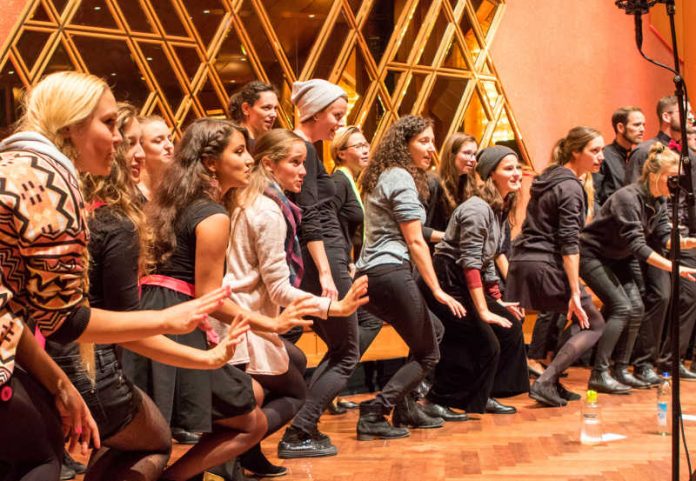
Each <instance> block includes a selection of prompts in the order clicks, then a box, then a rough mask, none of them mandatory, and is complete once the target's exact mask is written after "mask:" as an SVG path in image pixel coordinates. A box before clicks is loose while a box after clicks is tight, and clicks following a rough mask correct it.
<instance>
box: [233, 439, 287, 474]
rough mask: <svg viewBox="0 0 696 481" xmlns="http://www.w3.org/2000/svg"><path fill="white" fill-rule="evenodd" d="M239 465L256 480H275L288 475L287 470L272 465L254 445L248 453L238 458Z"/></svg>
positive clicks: (257, 445) (258, 445) (259, 447)
mask: <svg viewBox="0 0 696 481" xmlns="http://www.w3.org/2000/svg"><path fill="white" fill-rule="evenodd" d="M239 464H241V466H242V467H243V468H244V469H246V470H247V471H251V472H252V474H253V475H254V476H256V477H257V478H275V477H278V476H284V475H286V474H287V473H288V468H286V467H285V466H277V465H275V464H272V463H271V462H270V461H269V460H268V458H266V456H265V455H264V454H263V451H261V445H260V444H256V445H255V446H254V447H252V448H251V449H249V451H247V452H246V453H244V454H242V455H241V456H239Z"/></svg>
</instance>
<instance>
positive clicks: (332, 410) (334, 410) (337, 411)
mask: <svg viewBox="0 0 696 481" xmlns="http://www.w3.org/2000/svg"><path fill="white" fill-rule="evenodd" d="M326 410H327V411H328V412H329V414H331V415H332V416H340V415H341V414H345V413H347V412H348V410H347V409H346V408H344V407H343V406H340V405H339V404H338V403H337V402H336V400H335V399H333V400H332V401H331V402H330V403H329V405H328V406H327V408H326Z"/></svg>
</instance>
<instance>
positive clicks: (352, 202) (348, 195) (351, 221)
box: [331, 171, 365, 259]
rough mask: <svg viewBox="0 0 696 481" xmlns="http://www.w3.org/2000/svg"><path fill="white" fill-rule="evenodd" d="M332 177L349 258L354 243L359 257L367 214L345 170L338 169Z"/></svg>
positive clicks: (335, 203)
mask: <svg viewBox="0 0 696 481" xmlns="http://www.w3.org/2000/svg"><path fill="white" fill-rule="evenodd" d="M331 179H332V180H333V182H334V185H335V187H336V195H334V198H333V201H332V204H333V206H334V210H335V211H336V215H337V216H338V221H339V223H340V225H341V232H342V233H343V242H344V244H345V248H346V252H347V254H348V259H353V253H352V252H351V251H352V250H353V246H354V245H355V247H356V251H357V252H356V253H355V258H356V259H357V257H358V256H359V255H360V248H361V247H362V232H363V230H362V225H363V220H364V216H365V214H364V212H363V209H362V207H361V206H360V202H359V201H358V198H357V197H356V196H355V192H354V191H353V187H352V186H351V185H350V180H349V179H348V177H346V175H345V174H344V173H343V172H340V171H336V172H334V174H333V175H332V176H331Z"/></svg>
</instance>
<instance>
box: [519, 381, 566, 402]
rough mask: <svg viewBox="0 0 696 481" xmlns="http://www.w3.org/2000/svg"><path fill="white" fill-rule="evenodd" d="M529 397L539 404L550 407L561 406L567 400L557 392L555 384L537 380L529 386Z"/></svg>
mask: <svg viewBox="0 0 696 481" xmlns="http://www.w3.org/2000/svg"><path fill="white" fill-rule="evenodd" d="M529 397H530V398H532V399H534V400H535V401H537V402H540V403H541V404H544V405H546V406H551V407H562V406H565V405H566V404H568V402H567V401H566V400H565V399H563V398H562V397H561V395H560V394H559V393H558V388H557V387H556V384H554V383H551V382H542V381H539V380H537V381H536V382H535V383H534V384H532V385H531V386H530V388H529Z"/></svg>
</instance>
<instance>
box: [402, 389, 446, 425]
mask: <svg viewBox="0 0 696 481" xmlns="http://www.w3.org/2000/svg"><path fill="white" fill-rule="evenodd" d="M392 424H394V426H396V427H401V426H404V427H408V428H415V429H434V428H441V427H442V426H443V425H444V424H445V421H444V420H443V419H442V418H441V417H431V416H429V415H427V414H426V413H425V412H424V411H423V409H422V408H421V406H420V404H418V403H417V402H416V400H415V399H414V398H413V396H412V395H411V394H407V395H406V396H404V398H403V399H402V400H401V401H399V402H398V403H396V407H395V408H394V414H393V416H392Z"/></svg>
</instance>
